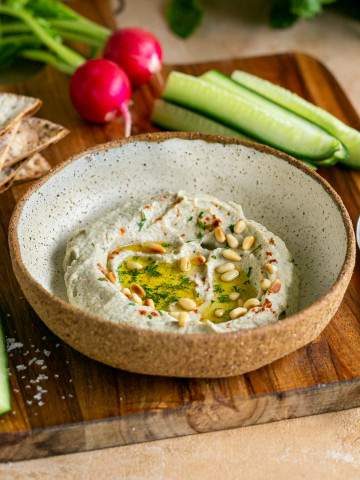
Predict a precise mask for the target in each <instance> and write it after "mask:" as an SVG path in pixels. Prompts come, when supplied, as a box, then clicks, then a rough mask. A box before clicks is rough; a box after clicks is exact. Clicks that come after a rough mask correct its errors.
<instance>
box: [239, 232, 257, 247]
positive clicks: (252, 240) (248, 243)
mask: <svg viewBox="0 0 360 480" xmlns="http://www.w3.org/2000/svg"><path fill="white" fill-rule="evenodd" d="M254 243H255V237H254V236H253V235H249V236H248V237H245V238H244V240H243V243H242V249H243V250H250V248H251V247H252V246H253V245H254Z"/></svg>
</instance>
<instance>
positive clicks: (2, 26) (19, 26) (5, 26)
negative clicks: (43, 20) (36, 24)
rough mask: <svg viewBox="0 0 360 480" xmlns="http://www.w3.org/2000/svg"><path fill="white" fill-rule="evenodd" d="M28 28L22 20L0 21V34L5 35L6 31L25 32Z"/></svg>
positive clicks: (28, 30)
mask: <svg viewBox="0 0 360 480" xmlns="http://www.w3.org/2000/svg"><path fill="white" fill-rule="evenodd" d="M27 32H30V28H29V27H28V26H27V25H25V23H22V22H11V23H0V34H1V35H7V34H8V33H10V34H12V33H27Z"/></svg>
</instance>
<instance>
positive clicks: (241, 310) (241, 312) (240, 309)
mask: <svg viewBox="0 0 360 480" xmlns="http://www.w3.org/2000/svg"><path fill="white" fill-rule="evenodd" d="M246 312H247V310H246V308H243V307H237V308H234V310H231V312H230V313H229V316H230V318H231V319H232V320H234V319H235V318H239V317H242V316H243V315H245V313H246Z"/></svg>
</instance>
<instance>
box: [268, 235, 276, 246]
mask: <svg viewBox="0 0 360 480" xmlns="http://www.w3.org/2000/svg"><path fill="white" fill-rule="evenodd" d="M269 243H270V245H275V240H274V239H273V238H272V237H271V238H270V240H269Z"/></svg>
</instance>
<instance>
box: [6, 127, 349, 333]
mask: <svg viewBox="0 0 360 480" xmlns="http://www.w3.org/2000/svg"><path fill="white" fill-rule="evenodd" d="M170 139H179V140H203V141H205V142H208V143H221V144H222V145H243V146H245V147H248V148H253V149H255V150H257V151H259V152H262V153H265V154H270V155H274V156H276V157H277V158H279V159H281V160H282V161H285V162H287V163H289V164H290V165H291V166H292V167H294V168H296V169H298V170H301V171H302V172H303V173H305V174H306V175H308V176H310V177H311V178H312V179H313V180H315V181H316V182H318V183H319V184H320V185H321V186H322V187H323V189H324V190H325V192H326V193H327V194H328V195H329V196H330V197H331V199H332V200H333V202H334V204H335V205H336V207H337V208H338V209H339V211H340V214H341V217H342V221H343V223H344V226H345V231H346V237H347V246H346V255H345V259H344V262H343V265H342V267H341V270H340V272H339V274H338V277H337V279H336V281H335V282H334V283H333V285H332V286H331V287H330V288H329V289H328V290H327V291H326V292H325V293H324V294H323V295H321V296H320V297H319V298H318V299H317V300H315V302H313V303H311V304H310V305H309V306H307V307H306V308H304V309H302V310H300V311H298V312H296V313H295V314H293V315H290V316H288V317H286V318H284V319H283V320H281V322H279V321H277V322H275V323H270V324H266V325H262V326H259V327H256V328H252V329H240V330H237V331H234V332H223V333H221V335H209V333H207V332H195V333H188V334H186V333H180V332H168V331H165V332H164V331H159V330H153V329H144V328H139V327H138V326H136V325H128V324H126V323H123V322H118V323H115V322H111V320H107V319H106V318H103V317H101V316H100V315H94V314H92V313H90V312H87V311H86V310H83V309H81V308H80V307H77V306H75V305H72V304H71V303H69V302H67V301H65V300H63V299H62V298H60V297H58V296H56V295H54V294H53V293H51V292H49V291H48V290H47V289H46V288H45V287H44V286H43V285H42V284H41V283H39V282H38V281H37V280H36V279H35V278H34V277H33V276H32V275H31V273H30V272H29V270H28V269H27V268H26V266H25V264H24V262H23V260H22V256H21V252H20V242H19V238H18V231H17V227H18V225H19V220H20V216H21V213H22V210H23V207H24V205H25V204H26V202H27V201H28V199H29V198H30V197H31V196H32V194H33V193H35V192H36V191H37V190H39V188H40V187H41V186H42V185H44V184H45V183H46V182H47V181H48V180H49V179H50V178H52V177H53V176H55V175H56V174H57V173H58V172H60V171H62V170H63V169H64V168H66V167H67V166H68V165H70V164H71V163H72V162H74V161H77V160H78V159H80V158H82V157H84V156H86V155H89V154H93V153H96V152H100V151H103V150H109V149H113V148H119V147H120V148H121V147H122V146H124V145H127V144H130V143H134V142H154V143H161V142H163V141H166V140H170ZM355 245H356V243H355V234H354V230H353V226H352V222H351V219H350V216H349V214H348V212H347V210H346V208H345V205H344V204H343V201H342V199H341V198H340V196H339V195H338V193H337V192H336V191H335V190H334V189H333V187H332V186H331V185H330V184H329V183H328V182H327V181H326V180H325V179H324V178H323V177H321V176H320V175H319V174H318V173H316V171H315V170H312V169H310V168H308V167H306V166H305V165H304V164H303V163H302V162H301V161H300V160H297V159H295V158H293V157H291V156H290V155H288V154H286V153H284V152H280V151H278V150H276V149H274V148H272V147H269V146H266V145H261V144H258V143H254V142H248V141H244V140H240V139H237V138H236V137H226V136H223V135H208V134H203V133H197V132H150V133H143V134H139V135H133V136H131V137H128V138H122V139H119V140H113V141H110V142H106V143H101V144H98V145H95V146H93V147H90V148H87V149H85V150H82V151H81V152H79V153H76V154H74V155H71V156H70V157H69V158H68V159H66V160H64V161H63V162H61V163H60V164H58V165H57V166H56V167H55V168H54V169H52V170H51V171H50V172H49V173H48V174H47V175H46V176H44V177H42V178H41V179H39V180H38V181H36V183H35V184H34V185H32V186H31V187H30V188H29V190H28V191H27V192H26V193H25V194H24V196H23V197H22V198H21V199H20V200H19V201H18V202H17V204H16V206H15V209H14V212H13V214H12V217H11V220H10V224H9V246H10V254H11V257H12V260H13V261H14V262H16V265H17V267H18V268H19V269H20V272H21V274H22V275H23V276H24V277H26V280H27V281H28V282H29V284H30V285H31V287H32V288H34V289H36V290H38V292H39V293H40V294H41V295H45V297H46V298H47V299H48V300H49V301H50V302H53V303H55V304H56V305H57V307H60V308H62V309H63V310H64V312H65V313H66V312H68V313H70V312H71V313H73V314H76V315H78V316H80V317H81V316H86V317H87V318H88V319H89V320H91V321H94V322H101V323H103V322H104V323H105V324H107V325H108V324H112V327H113V328H116V329H120V330H123V331H127V332H128V333H131V332H132V333H137V334H139V333H141V335H153V334H154V333H155V334H156V335H161V336H162V337H163V338H166V337H172V338H174V337H181V338H182V339H188V340H189V341H193V340H195V339H198V340H199V341H200V340H205V339H206V340H207V341H209V339H210V338H213V339H215V338H220V337H221V338H223V336H224V335H226V336H227V338H229V337H237V338H241V339H242V340H246V339H249V338H251V337H253V336H257V335H268V334H270V335H276V333H277V332H278V331H280V330H283V329H288V328H290V329H291V328H293V327H294V328H296V323H298V322H300V320H301V318H302V317H304V316H308V315H311V314H312V312H314V313H316V312H317V311H318V310H319V309H323V308H325V307H326V305H327V303H328V299H329V298H331V297H332V295H333V294H334V293H335V292H336V291H337V290H338V289H339V288H340V289H341V287H342V282H343V280H344V278H346V277H349V280H350V278H351V275H352V271H353V268H354V265H355V252H356V248H355Z"/></svg>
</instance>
